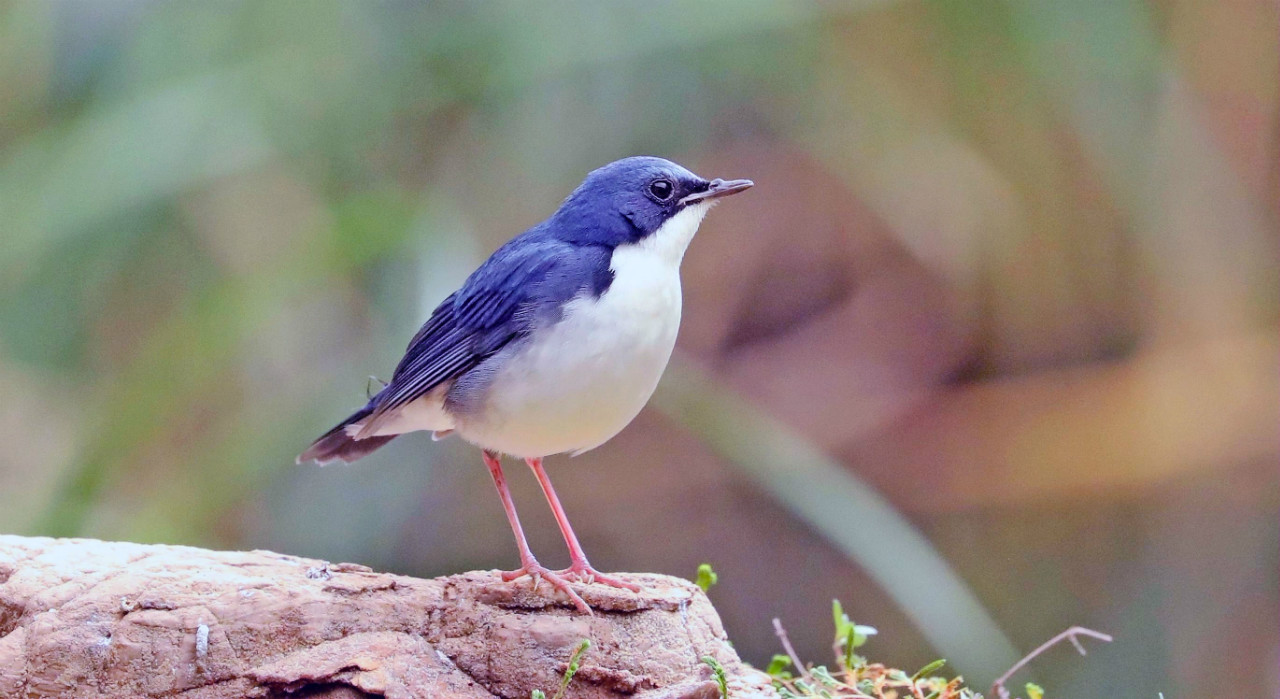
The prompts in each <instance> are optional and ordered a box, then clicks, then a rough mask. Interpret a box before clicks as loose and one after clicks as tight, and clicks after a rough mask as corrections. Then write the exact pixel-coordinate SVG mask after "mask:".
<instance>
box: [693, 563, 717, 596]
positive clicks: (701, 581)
mask: <svg viewBox="0 0 1280 699" xmlns="http://www.w3.org/2000/svg"><path fill="white" fill-rule="evenodd" d="M719 580H720V576H719V575H716V572H715V571H714V570H712V569H711V564H710V563H703V564H702V565H700V566H698V576H697V577H696V578H694V579H693V582H694V583H695V584H696V585H697V586H698V587H700V588H702V591H703V592H706V591H707V590H710V589H711V586H712V585H715V584H716V582H718V581H719Z"/></svg>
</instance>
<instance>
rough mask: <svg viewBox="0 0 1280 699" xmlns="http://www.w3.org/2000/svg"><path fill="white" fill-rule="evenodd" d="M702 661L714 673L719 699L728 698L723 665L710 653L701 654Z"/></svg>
mask: <svg viewBox="0 0 1280 699" xmlns="http://www.w3.org/2000/svg"><path fill="white" fill-rule="evenodd" d="M703 565H706V564H705V563H704V564H703ZM702 662H704V663H706V664H707V665H708V666H710V667H711V672H713V673H715V676H716V684H717V685H719V686H720V699H729V680H728V679H727V678H726V677H725V675H724V666H723V665H721V664H720V661H719V660H716V659H715V658H713V657H711V656H710V655H704V656H702Z"/></svg>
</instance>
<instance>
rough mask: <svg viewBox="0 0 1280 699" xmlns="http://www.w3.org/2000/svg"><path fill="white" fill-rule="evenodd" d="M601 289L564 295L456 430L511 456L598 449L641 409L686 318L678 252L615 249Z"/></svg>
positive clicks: (665, 362) (477, 442)
mask: <svg viewBox="0 0 1280 699" xmlns="http://www.w3.org/2000/svg"><path fill="white" fill-rule="evenodd" d="M611 266H612V268H613V270H614V280H613V283H612V284H611V285H610V287H609V289H608V290H607V291H606V292H605V293H604V294H603V295H602V296H600V298H598V299H596V298H590V297H580V298H577V299H574V300H573V301H570V302H569V303H568V304H566V306H565V309H564V315H563V316H562V318H561V320H560V322H558V323H557V324H555V325H553V326H551V327H548V328H545V329H543V330H541V331H539V332H538V333H536V334H535V335H534V336H532V337H531V338H529V340H528V342H527V344H526V345H525V346H524V348H523V351H520V352H518V353H516V354H515V355H514V356H513V357H512V358H511V359H510V361H509V362H508V363H507V364H506V365H505V366H503V367H502V368H501V369H500V370H499V371H498V373H497V374H496V375H495V376H494V379H493V382H492V384H490V386H489V388H488V390H487V391H486V398H485V400H484V406H483V408H482V409H481V410H479V411H476V412H475V414H472V415H467V416H459V419H458V426H457V429H458V432H459V434H460V435H461V436H462V437H464V438H465V439H467V440H468V441H471V442H474V443H475V444H478V445H480V446H482V447H484V448H487V449H494V450H497V451H500V452H503V453H507V454H511V455H515V456H528V457H532V456H547V455H550V454H559V453H562V452H569V451H572V452H581V451H586V450H588V449H593V448H595V447H597V446H600V445H601V444H603V443H604V442H606V441H608V440H609V439H610V438H611V437H613V436H614V435H616V434H617V433H618V432H620V431H622V428H624V427H626V426H627V424H628V423H630V422H631V420H632V419H634V418H635V416H636V415H637V414H638V413H639V412H640V410H641V408H643V407H644V405H645V403H646V402H648V400H649V397H650V396H651V395H653V391H654V389H655V388H656V387H657V385H658V379H660V378H661V377H662V372H663V370H664V369H665V368H666V366H667V361H668V360H669V359H670V358H671V350H672V348H674V346H675V341H676V332H677V330H678V329H679V326H680V276H679V268H678V261H677V264H671V263H670V261H669V260H667V259H664V258H663V257H661V256H658V255H655V254H653V253H652V251H649V250H644V249H638V248H637V249H618V250H616V251H615V253H614V259H613V261H612V265H611Z"/></svg>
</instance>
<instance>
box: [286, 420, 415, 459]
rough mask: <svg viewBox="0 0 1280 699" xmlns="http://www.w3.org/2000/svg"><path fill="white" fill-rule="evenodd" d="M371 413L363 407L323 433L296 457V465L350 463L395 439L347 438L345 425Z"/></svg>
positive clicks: (386, 437)
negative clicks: (334, 462) (306, 463)
mask: <svg viewBox="0 0 1280 699" xmlns="http://www.w3.org/2000/svg"><path fill="white" fill-rule="evenodd" d="M372 412H373V409H372V408H371V407H369V406H365V407H363V408H361V409H359V410H357V411H356V412H354V413H352V414H351V415H350V417H348V418H347V419H346V420H343V421H342V422H340V423H338V424H337V425H336V426H335V427H334V428H333V429H331V430H329V431H328V432H325V433H324V434H323V435H321V436H320V438H319V439H317V440H316V441H314V442H312V443H311V446H309V447H307V449H306V451H304V452H302V453H301V454H299V455H298V463H303V462H306V461H315V462H316V463H318V464H320V465H322V466H323V465H324V464H327V463H330V462H333V461H341V462H343V463H348V464H349V463H351V462H352V461H356V460H359V459H363V458H364V457H366V456H368V455H370V454H372V453H373V452H375V451H377V450H378V448H379V447H381V446H382V445H384V444H386V443H387V442H390V441H391V440H393V439H395V438H396V436H395V435H393V434H392V435H386V436H383V437H366V438H364V439H355V438H352V437H349V436H347V429H346V428H347V425H350V424H351V423H353V422H359V421H360V420H363V419H365V418H366V417H368V416H369V414H370V413H372Z"/></svg>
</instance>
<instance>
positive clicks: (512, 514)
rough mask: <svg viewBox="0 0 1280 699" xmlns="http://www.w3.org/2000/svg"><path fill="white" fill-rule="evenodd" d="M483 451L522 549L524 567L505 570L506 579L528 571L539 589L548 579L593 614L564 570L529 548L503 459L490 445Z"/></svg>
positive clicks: (523, 574)
mask: <svg viewBox="0 0 1280 699" xmlns="http://www.w3.org/2000/svg"><path fill="white" fill-rule="evenodd" d="M481 453H482V454H483V455H484V465H485V466H488V467H489V475H491V476H493V484H494V485H495V486H497V488H498V496H499V497H501V498H502V508H503V509H504V510H506V511H507V521H508V522H510V523H511V532H512V533H513V534H515V535H516V547H518V548H519V549H520V567H519V568H518V569H516V570H512V571H506V572H503V573H502V579H503V580H506V581H511V580H515V579H516V578H519V577H522V576H525V575H528V576H529V577H530V578H532V579H533V588H534V589H535V590H536V589H538V580H539V579H545V580H546V581H547V582H549V583H551V585H552V586H553V587H555V588H556V589H558V590H560V591H561V592H564V594H565V595H566V596H568V598H569V601H571V602H573V606H575V607H577V608H578V609H580V610H582V611H584V612H586V613H588V614H590V613H591V608H590V607H588V606H587V603H586V601H584V600H583V599H582V597H581V596H580V595H579V594H578V593H576V592H574V591H573V588H571V587H569V581H567V580H565V579H564V577H563V574H561V573H555V572H552V571H550V570H548V569H547V568H546V567H544V566H543V565H542V564H541V563H538V559H536V558H534V557H533V552H532V551H530V550H529V542H528V541H526V540H525V538H524V529H522V528H521V527H520V517H519V516H517V515H516V504H515V502H513V501H512V500H511V491H510V490H508V489H507V478H506V476H504V475H502V461H501V460H500V459H499V457H498V455H497V454H494V453H493V452H490V451H489V450H487V449H486V450H483V451H482V452H481Z"/></svg>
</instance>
